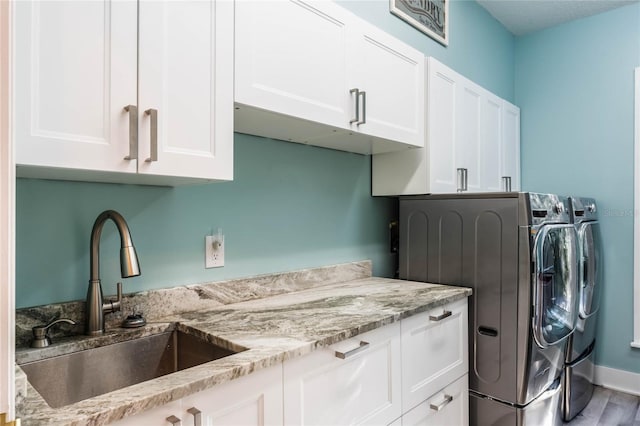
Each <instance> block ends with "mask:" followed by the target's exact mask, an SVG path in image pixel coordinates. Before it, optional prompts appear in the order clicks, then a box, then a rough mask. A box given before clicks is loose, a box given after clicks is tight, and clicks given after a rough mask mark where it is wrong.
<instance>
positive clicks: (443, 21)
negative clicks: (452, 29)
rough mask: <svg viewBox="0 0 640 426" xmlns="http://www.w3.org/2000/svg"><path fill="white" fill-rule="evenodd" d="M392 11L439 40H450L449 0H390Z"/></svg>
mask: <svg viewBox="0 0 640 426" xmlns="http://www.w3.org/2000/svg"><path fill="white" fill-rule="evenodd" d="M389 9H390V11H391V13H393V14H394V15H396V16H397V17H399V18H400V19H403V20H405V21H407V22H408V23H409V24H411V25H413V26H414V27H416V28H417V29H419V30H420V31H422V32H423V33H425V34H426V35H428V36H429V37H431V38H432V39H434V40H436V41H437V42H439V43H441V44H443V45H445V46H446V45H447V44H448V42H449V37H448V34H449V0H389Z"/></svg>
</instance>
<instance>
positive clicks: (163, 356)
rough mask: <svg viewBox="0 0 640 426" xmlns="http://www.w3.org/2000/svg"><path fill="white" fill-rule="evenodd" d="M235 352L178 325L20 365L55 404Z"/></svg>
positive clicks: (72, 400)
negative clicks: (150, 333) (192, 333)
mask: <svg viewBox="0 0 640 426" xmlns="http://www.w3.org/2000/svg"><path fill="white" fill-rule="evenodd" d="M234 353H236V352H234V351H231V350H229V349H226V348H223V347H221V346H218V345H216V344H213V343H211V342H208V341H205V340H202V339H200V338H198V337H195V336H193V335H191V334H187V333H184V332H182V331H178V330H176V331H170V332H166V333H162V334H156V335H154V336H147V337H141V338H138V339H134V340H129V341H126V342H121V343H115V344H112V345H107V346H102V347H99V348H95V349H87V350H84V351H81V352H75V353H72V354H68V355H61V356H57V357H53V358H48V359H44V360H41V361H35V362H30V363H26V364H22V365H21V367H22V369H23V370H24V372H25V373H26V374H27V378H28V380H29V383H31V385H32V386H33V387H34V388H35V389H36V390H37V391H38V392H39V393H40V395H42V397H43V398H44V399H45V401H47V403H48V404H49V405H50V406H51V407H53V408H59V407H63V406H65V405H69V404H73V403H74V402H78V401H82V400H84V399H87V398H91V397H94V396H97V395H102V394H104V393H107V392H111V391H114V390H117V389H122V388H124V387H127V386H131V385H134V384H136V383H140V382H144V381H146V380H151V379H155V378H156V377H160V376H164V375H166V374H170V373H174V372H176V371H179V370H184V369H186V368H189V367H193V366H196V365H199V364H203V363H205V362H209V361H213V360H216V359H220V358H224V357H226V356H229V355H233V354H234Z"/></svg>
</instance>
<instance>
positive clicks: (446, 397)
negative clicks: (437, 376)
mask: <svg viewBox="0 0 640 426" xmlns="http://www.w3.org/2000/svg"><path fill="white" fill-rule="evenodd" d="M451 401H453V397H452V396H451V395H447V394H445V395H444V401H442V402H441V403H440V404H429V408H431V409H432V410H434V411H440V410H442V409H443V408H444V407H445V406H446V405H447V404H448V403H450V402H451Z"/></svg>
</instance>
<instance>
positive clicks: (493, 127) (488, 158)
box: [469, 90, 504, 192]
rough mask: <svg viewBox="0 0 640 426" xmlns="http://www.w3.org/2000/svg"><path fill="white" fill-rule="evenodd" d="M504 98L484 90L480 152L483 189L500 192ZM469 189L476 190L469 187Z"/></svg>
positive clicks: (501, 188) (501, 189)
mask: <svg viewBox="0 0 640 426" xmlns="http://www.w3.org/2000/svg"><path fill="white" fill-rule="evenodd" d="M502 103H503V100H502V99H500V98H499V97H497V96H496V95H494V94H492V93H489V92H488V91H486V90H485V91H484V93H483V96H482V126H481V129H480V131H481V150H480V151H479V152H478V159H479V160H480V161H479V164H478V167H479V170H480V176H481V188H480V189H479V190H481V191H489V192H499V191H504V189H503V187H502V164H501V161H502V160H501V159H502V132H503V110H502ZM469 191H472V192H473V191H474V190H472V189H471V188H469Z"/></svg>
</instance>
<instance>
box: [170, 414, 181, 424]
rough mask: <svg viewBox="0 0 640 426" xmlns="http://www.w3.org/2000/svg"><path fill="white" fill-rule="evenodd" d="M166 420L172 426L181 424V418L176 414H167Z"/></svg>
mask: <svg viewBox="0 0 640 426" xmlns="http://www.w3.org/2000/svg"><path fill="white" fill-rule="evenodd" d="M167 421H168V422H169V423H171V424H172V425H173V426H181V425H182V420H180V419H179V418H177V417H176V416H169V417H167Z"/></svg>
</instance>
